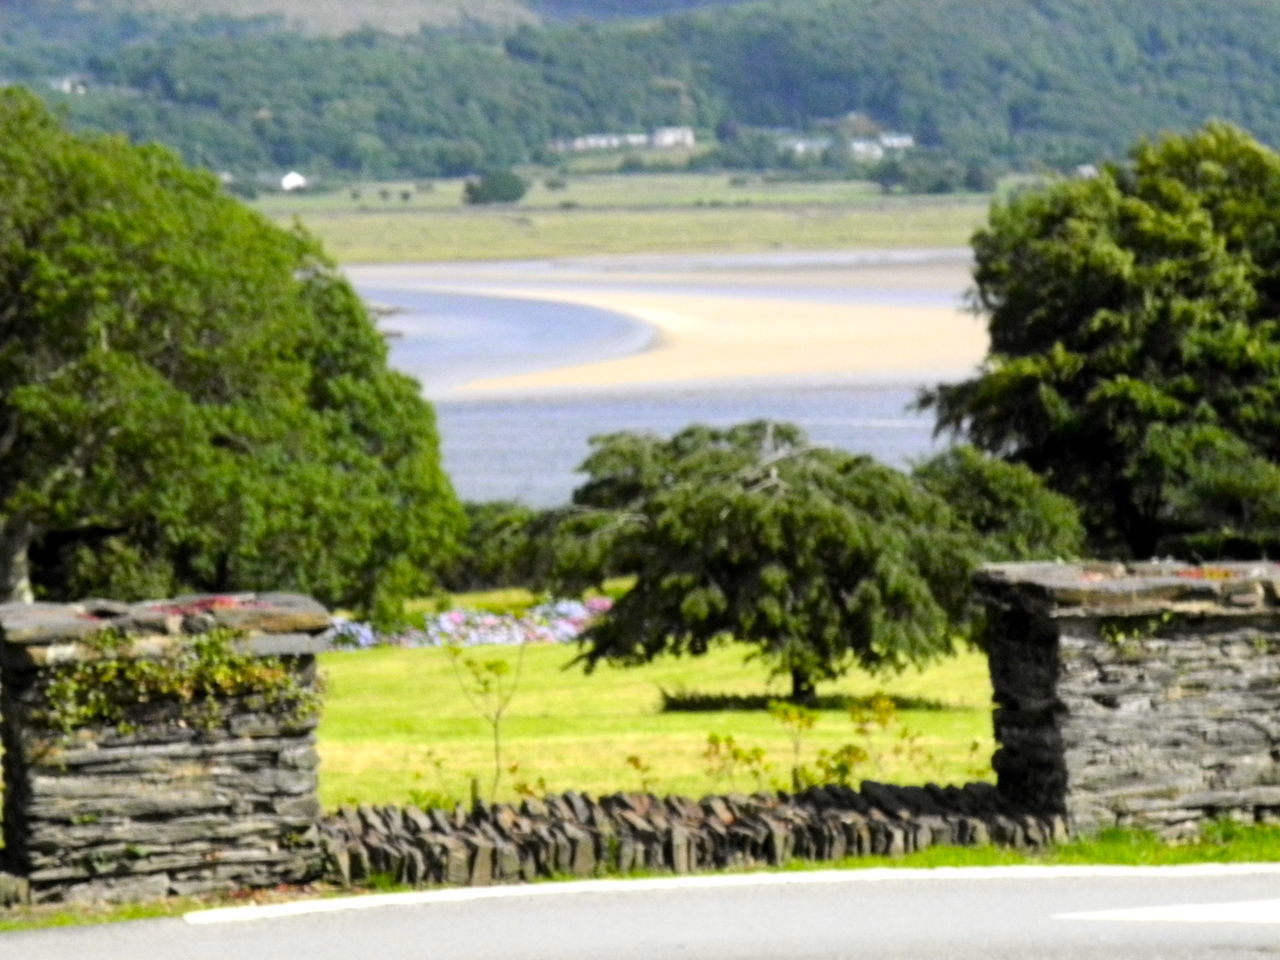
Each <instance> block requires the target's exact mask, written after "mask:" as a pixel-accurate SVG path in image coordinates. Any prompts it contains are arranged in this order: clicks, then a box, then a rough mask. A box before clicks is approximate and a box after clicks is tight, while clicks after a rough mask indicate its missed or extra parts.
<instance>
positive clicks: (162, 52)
mask: <svg viewBox="0 0 1280 960" xmlns="http://www.w3.org/2000/svg"><path fill="white" fill-rule="evenodd" d="M462 2H463V0H421V3H420V4H416V5H415V4H412V3H409V2H408V0H388V2H380V3H377V4H374V3H372V2H370V0H345V2H344V3H342V4H338V3H335V2H333V0H324V2H323V3H320V2H315V3H306V4H304V3H303V2H302V0H0V3H7V6H5V7H3V8H0V9H4V10H5V13H4V15H3V16H0V78H9V79H11V80H19V81H21V82H25V83H29V84H31V85H32V86H33V87H35V88H37V89H41V90H43V91H44V92H45V95H46V96H49V97H50V98H51V99H55V100H59V101H60V102H61V103H62V105H63V106H64V107H65V109H66V110H67V112H68V115H69V116H70V118H71V120H72V122H74V123H76V124H78V125H80V126H83V127H87V128H94V129H101V130H124V131H126V132H128V133H129V134H130V135H131V136H133V137H135V138H138V139H155V140H160V141H162V142H166V143H169V144H171V145H173V146H175V147H176V148H178V149H179V150H181V151H182V152H183V154H184V155H185V156H186V157H187V159H188V160H191V161H192V162H196V163H201V164H205V165H207V166H210V167H213V168H215V169H228V170H233V171H243V172H256V171H270V170H279V169H281V168H286V169H287V168H288V167H300V168H301V167H306V168H308V169H311V170H320V171H324V172H334V173H338V174H341V175H353V176H360V177H365V178H369V177H383V176H434V175H443V174H456V173H466V172H469V171H474V170H476V169H479V168H482V167H485V166H490V165H495V164H510V163H518V162H522V161H525V160H528V159H531V158H532V159H542V160H546V161H554V160H555V159H556V157H555V155H554V154H552V153H550V152H549V151H548V147H547V145H548V143H549V142H550V141H552V140H553V139H555V138H559V137H568V136H575V135H578V134H583V133H590V132H597V131H631V130H645V129H649V128H652V127H656V126H666V125H687V126H691V127H694V128H696V129H697V130H698V132H699V137H700V139H701V140H702V141H703V142H707V141H708V140H709V139H710V137H711V135H712V133H713V132H714V133H715V134H717V135H718V136H719V137H720V139H721V141H722V143H723V147H724V149H723V150H722V151H721V153H720V155H719V157H718V162H722V163H725V164H733V165H742V166H760V165H766V164H771V163H774V162H776V161H777V160H778V159H779V158H778V156H777V155H776V153H777V151H776V143H777V139H778V134H777V133H776V131H777V130H778V129H779V128H785V129H789V130H794V131H805V132H806V133H807V134H809V135H810V137H811V140H812V141H813V142H819V141H821V140H822V138H823V136H824V135H825V136H826V137H827V138H828V139H831V137H832V136H833V135H834V133H835V132H836V131H837V130H839V129H840V127H841V125H842V124H845V125H847V124H849V123H851V122H852V121H851V120H850V114H857V115H858V118H857V122H858V123H860V124H863V125H864V126H865V125H868V124H869V125H870V126H872V127H875V126H878V127H879V128H881V129H883V130H889V131H901V132H905V133H907V134H910V135H911V136H912V137H914V139H915V142H916V144H917V151H916V153H915V154H914V155H916V156H926V155H927V156H929V157H932V158H935V159H938V160H939V162H941V163H944V164H949V165H951V167H952V173H953V174H954V173H955V171H957V170H962V171H966V172H965V178H966V180H967V179H969V177H968V172H967V171H969V170H970V169H973V168H975V167H976V166H981V165H983V164H996V165H1003V166H1006V167H1018V168H1027V167H1031V166H1036V165H1040V164H1048V165H1051V166H1054V167H1058V168H1070V167H1072V166H1074V165H1076V164H1081V163H1088V162H1093V161H1096V160H1098V159H1099V158H1103V157H1108V156H1114V155H1116V154H1117V153H1119V152H1120V151H1121V150H1123V149H1124V148H1125V147H1126V146H1127V145H1128V144H1130V143H1132V142H1133V141H1134V140H1135V139H1136V138H1138V137H1140V136H1143V135H1151V134H1156V133H1159V132H1160V131H1162V130H1185V129H1188V128H1191V127H1195V126H1198V125H1200V124H1202V123H1203V122H1204V121H1205V120H1206V119H1209V118H1219V119H1223V120H1227V121H1230V122H1233V123H1236V124H1239V125H1241V126H1243V127H1245V128H1247V129H1249V130H1250V131H1252V132H1253V133H1254V134H1255V135H1257V136H1259V137H1260V138H1261V139H1263V140H1265V141H1267V142H1269V143H1272V144H1277V143H1280V98H1277V96H1276V94H1275V91H1276V90H1278V89H1280V2H1276V0H1160V2H1159V3H1156V2H1153V0H1111V2H1109V3H1105V4H1100V3H1098V2H1096V0H759V2H742V3H735V2H729V0H724V2H721V3H706V2H702V0H698V2H696V3H695V0H524V3H525V4H526V5H524V6H521V5H518V4H516V2H515V0H488V2H487V4H486V3H485V2H477V0H465V2H466V10H467V13H468V14H471V15H475V14H476V13H477V12H478V11H481V10H491V11H499V10H503V9H505V10H507V11H508V12H512V11H514V12H512V16H513V17H515V20H513V21H510V22H508V23H507V24H505V25H501V24H497V23H496V22H495V23H493V24H490V25H488V26H485V25H483V24H478V23H476V22H475V21H474V20H473V21H471V22H470V23H469V24H467V25H465V29H461V30H457V31H452V32H451V31H448V30H436V31H428V32H426V33H422V32H418V31H409V32H406V33H400V34H399V35H392V34H391V33H377V32H370V31H365V32H362V33H358V34H353V35H346V36H333V35H307V36H303V35H300V34H298V33H296V32H292V31H289V30H283V29H280V28H279V26H278V25H273V24H270V23H261V22H259V23H249V22H243V21H237V22H231V21H225V20H223V21H216V22H215V21H198V20H197V21H192V20H190V19H182V20H180V21H167V20H165V18H159V19H157V18H154V17H153V18H150V19H149V18H147V17H145V16H138V15H137V10H138V7H139V5H140V4H143V3H147V4H151V5H161V4H163V5H165V6H166V8H168V9H170V10H172V9H176V8H177V7H181V9H182V10H183V11H184V13H185V14H190V13H192V12H195V11H206V10H211V9H212V8H213V6H214V5H215V4H232V3H235V4H237V5H238V6H240V7H243V8H247V7H248V6H249V5H253V7H254V8H255V9H256V10H259V11H263V12H265V10H266V8H268V7H271V8H272V9H274V10H275V11H276V12H277V13H279V14H281V15H282V16H285V17H301V16H303V15H304V13H306V12H307V11H310V12H311V13H312V14H313V15H314V16H317V17H318V16H319V15H320V13H322V12H324V11H329V12H330V14H331V15H332V16H333V17H337V16H338V15H339V14H341V16H344V17H348V18H349V19H351V20H360V19H361V18H362V17H363V16H364V13H363V12H362V11H369V10H373V9H377V10H378V11H380V15H381V16H382V17H383V19H382V20H381V21H379V22H380V23H381V24H382V25H383V26H388V27H389V26H390V20H389V19H387V18H389V17H390V16H391V14H392V12H393V11H396V10H400V11H405V10H410V8H412V9H413V10H419V11H422V12H425V11H427V10H428V9H431V10H435V11H436V12H437V13H439V12H440V11H443V10H445V9H446V8H448V9H452V10H453V11H455V13H456V11H457V10H458V9H460V7H461V4H462ZM94 4H97V5H99V6H98V8H95V7H94V6H93V5H94ZM103 4H124V5H126V6H127V7H128V8H129V9H130V10H131V11H133V12H132V13H130V14H128V15H124V14H120V13H118V12H116V13H113V12H111V11H110V10H106V9H105V8H102V6H101V5H103ZM273 5H274V6H273ZM672 7H676V8H679V9H680V10H681V11H683V12H678V13H670V14H668V15H666V16H664V17H662V18H660V19H654V20H646V21H644V22H636V21H635V20H633V19H614V20H609V19H608V17H609V15H610V14H616V13H619V12H620V11H623V10H624V9H625V10H626V11H627V12H629V13H631V14H640V13H657V12H661V10H663V9H667V8H672ZM689 7H695V8H694V9H686V8H689ZM535 9H536V11H537V13H538V15H539V16H540V17H541V18H542V19H541V21H540V22H537V23H534V22H524V21H527V20H528V18H530V17H532V16H533V13H532V11H534V10H535ZM584 10H587V11H590V12H591V13H592V19H590V20H587V21H584V20H582V19H580V18H578V17H577V15H576V14H575V11H584ZM23 11H26V14H27V15H26V17H25V19H24V18H23V16H21V15H20V14H22V12H23ZM33 11H34V12H35V13H38V14H40V15H39V16H35V15H33ZM521 11H522V12H521ZM55 13H56V16H55ZM442 15H443V14H442ZM493 15H494V16H497V15H498V14H497V13H496V12H495V13H494V14H493ZM413 16H417V14H414V13H411V14H410V18H411V19H412V17H413ZM553 17H554V18H556V19H552V18H553ZM562 17H568V18H569V20H568V21H564V20H561V19H559V18H562ZM602 19H603V20H607V22H596V21H600V20H602ZM162 21H163V22H162ZM362 22H363V21H362ZM404 22H405V21H401V23H402V24H403V23H404ZM329 23H330V26H329V27H328V28H327V29H330V30H332V29H337V28H336V27H335V26H334V24H336V23H337V20H332V21H330V22H329ZM312 29H315V30H319V29H320V23H319V21H318V20H313V21H312ZM68 75H74V82H71V81H70V80H68ZM58 78H62V80H61V81H59V80H58ZM51 80H52V81H53V82H54V83H56V84H57V85H58V86H60V87H62V88H64V89H65V90H66V92H65V93H53V92H52V91H51V90H50V83H51ZM782 159H786V158H782ZM792 159H794V157H793V158H792ZM836 159H839V158H838V157H837V158H836ZM805 162H806V163H809V162H819V161H818V158H817V156H816V155H815V156H812V157H809V158H807V159H806V160H805ZM977 173H979V174H981V171H977ZM891 175H892V176H897V174H892V172H891ZM955 179H956V177H955V176H954V175H952V176H950V180H951V182H954V181H955ZM981 179H982V176H981V175H979V176H977V177H975V178H974V180H975V181H978V180H981Z"/></svg>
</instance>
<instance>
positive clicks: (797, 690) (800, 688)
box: [791, 667, 818, 707]
mask: <svg viewBox="0 0 1280 960" xmlns="http://www.w3.org/2000/svg"><path fill="white" fill-rule="evenodd" d="M817 699H818V692H817V690H815V689H814V686H813V677H811V676H810V675H809V671H807V670H802V669H801V668H799V667H792V668H791V702H792V703H794V704H796V706H800V707H809V706H812V705H813V704H814V703H815V702H817Z"/></svg>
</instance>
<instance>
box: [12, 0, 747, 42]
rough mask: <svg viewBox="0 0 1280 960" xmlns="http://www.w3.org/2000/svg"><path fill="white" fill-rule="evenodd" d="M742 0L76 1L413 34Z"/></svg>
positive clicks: (637, 14) (634, 14)
mask: <svg viewBox="0 0 1280 960" xmlns="http://www.w3.org/2000/svg"><path fill="white" fill-rule="evenodd" d="M8 2H12V3H13V4H14V5H22V4H23V3H24V2H25V3H27V4H34V5H35V6H40V5H45V6H51V7H52V6H57V5H58V4H59V3H60V2H62V0H5V4H0V5H7V3H8ZM743 2H744V0H76V2H75V6H76V7H77V8H78V9H80V10H82V11H108V12H124V13H144V14H145V13H161V14H165V15H171V16H178V17H182V18H185V19H197V18H199V17H207V16H214V17H240V18H255V17H279V18H281V19H282V20H283V21H284V22H285V23H286V24H289V25H291V26H293V27H296V28H297V29H300V30H302V31H304V32H306V33H310V34H328V35H337V34H342V33H349V32H350V31H352V30H358V29H360V28H361V27H373V28H374V29H377V30H385V31H386V32H388V33H398V34H408V33H416V32H417V31H418V29H419V28H420V27H422V26H424V25H426V26H432V27H456V26H458V25H460V24H463V23H465V22H467V21H471V22H474V23H482V24H491V25H496V26H502V27H509V26H512V25H515V24H520V23H534V22H537V21H538V20H539V19H541V18H546V19H547V20H576V19H586V20H618V19H629V18H630V19H634V18H644V17H657V16H662V15H665V14H669V13H679V12H684V11H688V10H693V9H696V8H699V7H713V6H729V5H732V4H735V3H743Z"/></svg>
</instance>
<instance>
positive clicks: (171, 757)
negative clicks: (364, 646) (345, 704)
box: [0, 594, 329, 901]
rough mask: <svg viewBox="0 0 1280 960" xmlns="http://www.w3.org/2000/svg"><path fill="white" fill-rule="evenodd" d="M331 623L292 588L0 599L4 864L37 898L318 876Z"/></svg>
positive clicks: (125, 895)
mask: <svg viewBox="0 0 1280 960" xmlns="http://www.w3.org/2000/svg"><path fill="white" fill-rule="evenodd" d="M328 627H329V615H328V613H327V611H325V609H324V608H323V607H321V606H320V605H319V604H318V603H316V602H315V601H314V600H311V599H310V598H307V597H302V596H297V595H291V594H237V595H233V596H200V597H180V598H178V599H176V600H159V601H153V602H147V603H138V604H122V603H115V602H111V601H85V602H83V603H73V604H34V605H17V604H11V605H3V606H0V736H2V738H3V745H4V749H5V755H4V758H3V767H4V838H5V850H4V851H0V856H3V860H2V861H0V868H3V869H4V870H6V871H7V872H8V873H9V874H10V875H12V876H16V877H18V878H20V879H21V880H22V881H23V882H24V886H25V887H26V888H28V889H29V890H30V896H31V899H32V900H35V901H41V900H59V899H94V900H135V899H145V898H148V897H157V896H164V895H168V894H191V893H199V892H204V891H210V890H218V889H228V888H231V887H237V886H266V885H273V884H276V883H281V882H290V881H299V880H304V879H306V878H308V877H310V876H314V875H315V873H316V872H317V870H318V865H319V862H320V850H319V834H318V829H317V820H318V816H319V812H320V810H319V804H318V801H317V794H316V767H317V759H316V750H315V726H316V721H317V715H318V706H319V702H318V697H319V691H318V689H317V686H316V675H315V654H316V653H317V652H318V651H320V650H321V649H322V648H324V646H325V645H326V642H327V641H326V640H325V638H324V634H325V631H326V630H327V629H328ZM140 666H141V669H138V668H139V667H140ZM117 668H118V670H117Z"/></svg>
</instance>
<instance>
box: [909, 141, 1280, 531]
mask: <svg viewBox="0 0 1280 960" xmlns="http://www.w3.org/2000/svg"><path fill="white" fill-rule="evenodd" d="M1278 209H1280V156H1277V155H1276V154H1275V153H1273V152H1272V151H1270V150H1268V149H1267V148H1265V147H1263V146H1261V145H1259V144H1258V143H1256V142H1255V141H1254V140H1252V139H1250V138H1249V137H1248V136H1247V135H1246V134H1244V133H1242V132H1240V131H1239V130H1236V129H1234V128H1232V127H1229V126H1226V125H1222V124H1211V125H1209V126H1207V127H1205V128H1204V129H1202V130H1200V131H1198V132H1196V133H1194V134H1191V135H1188V136H1169V137H1166V138H1164V139H1162V140H1160V141H1158V142H1154V143H1143V144H1140V145H1139V146H1138V147H1136V148H1135V149H1134V150H1133V152H1132V155H1131V157H1130V160H1129V162H1127V163H1123V164H1117V165H1110V166H1107V167H1105V168H1104V169H1103V170H1102V172H1101V173H1100V175H1099V176H1098V177H1097V178H1096V179H1090V180H1076V181H1068V182H1061V183H1057V184H1054V185H1052V186H1050V187H1048V188H1045V189H1041V190H1035V191H1031V192H1026V193H1022V194H1018V195H1016V196H1014V197H1013V198H1011V199H1010V200H1008V201H1006V202H1003V203H999V204H997V205H996V206H995V207H993V209H992V211H991V216H990V220H989V223H988V224H987V226H986V227H985V228H983V229H981V230H979V231H978V232H977V234H976V235H975V236H974V240H973V246H974V253H975V257H976V267H975V273H974V277H975V281H976V287H975V291H974V301H975V304H976V307H977V309H978V310H979V311H980V312H981V313H982V314H984V315H985V316H986V317H987V320H988V326H989V330H990V334H991V348H990V353H989V354H988V356H987V358H986V360H985V362H984V363H983V365H982V367H981V369H980V370H979V372H978V374H977V376H975V377H973V378H971V379H969V380H966V381H963V382H960V383H956V384H950V385H944V386H939V387H936V388H934V389H933V390H931V391H928V392H927V393H926V394H925V396H924V398H923V402H924V403H925V404H926V405H928V406H932V407H934V408H935V409H936V411H937V417H938V425H939V428H940V429H949V430H952V431H955V432H957V433H960V434H963V435H965V436H967V437H968V438H969V439H970V440H971V441H972V442H973V443H974V444H975V445H976V446H977V447H979V448H981V449H983V450H985V451H988V452H990V453H993V454H997V455H999V456H1001V457H1004V458H1007V459H1010V460H1012V461H1015V462H1018V463H1021V464H1025V465H1026V466H1028V467H1030V468H1032V469H1034V470H1036V471H1037V472H1039V473H1041V474H1042V475H1043V476H1045V477H1046V478H1047V479H1048V481H1049V482H1050V484H1051V485H1052V486H1053V487H1054V488H1056V489H1057V490H1058V491H1060V492H1062V493H1064V494H1067V495H1068V496H1070V497H1072V498H1073V499H1074V500H1076V501H1077V502H1078V503H1079V504H1080V505H1081V506H1082V507H1083V508H1084V513H1085V517H1086V521H1087V522H1088V524H1089V526H1090V532H1091V533H1092V534H1093V535H1094V537H1095V540H1096V541H1097V542H1098V543H1099V544H1101V545H1103V546H1107V545H1111V546H1113V547H1114V548H1116V549H1121V550H1127V551H1129V552H1131V553H1133V554H1135V555H1150V554H1151V553H1153V552H1154V551H1156V550H1158V549H1166V548H1168V546H1169V545H1176V544H1179V543H1182V544H1185V543H1187V542H1188V537H1192V538H1194V537H1197V536H1199V537H1201V538H1203V536H1204V535H1205V534H1206V533H1211V534H1213V535H1214V536H1215V537H1216V538H1217V539H1218V541H1219V542H1225V541H1227V540H1230V539H1231V538H1232V537H1233V536H1234V535H1237V534H1239V533H1241V532H1242V531H1241V526H1242V525H1243V526H1244V527H1245V528H1246V529H1245V531H1244V532H1246V533H1247V532H1248V531H1247V527H1248V526H1249V525H1251V524H1256V523H1271V522H1273V517H1274V514H1275V510H1274V507H1273V506H1272V505H1271V504H1272V502H1273V501H1274V497H1272V495H1271V494H1272V492H1273V491H1274V489H1276V468H1275V467H1274V466H1273V464H1274V463H1275V462H1276V461H1277V460H1280V230H1277V227H1276V211H1277V210H1278ZM1244 478H1251V479H1250V482H1242V480H1243V479H1244ZM1206 525H1211V526H1212V529H1206Z"/></svg>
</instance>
